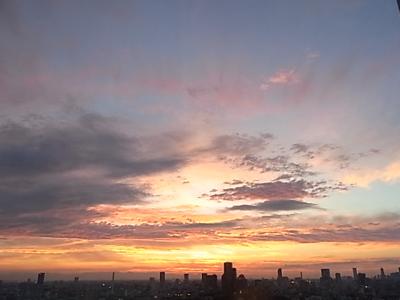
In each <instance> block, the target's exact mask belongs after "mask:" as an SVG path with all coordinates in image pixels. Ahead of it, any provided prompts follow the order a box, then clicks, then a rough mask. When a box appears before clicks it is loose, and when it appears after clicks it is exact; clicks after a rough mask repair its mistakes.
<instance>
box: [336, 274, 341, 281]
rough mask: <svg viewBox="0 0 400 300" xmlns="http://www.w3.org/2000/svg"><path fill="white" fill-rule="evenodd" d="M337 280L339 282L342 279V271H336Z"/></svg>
mask: <svg viewBox="0 0 400 300" xmlns="http://www.w3.org/2000/svg"><path fill="white" fill-rule="evenodd" d="M335 280H336V281H337V282H339V281H342V275H341V274H340V273H335Z"/></svg>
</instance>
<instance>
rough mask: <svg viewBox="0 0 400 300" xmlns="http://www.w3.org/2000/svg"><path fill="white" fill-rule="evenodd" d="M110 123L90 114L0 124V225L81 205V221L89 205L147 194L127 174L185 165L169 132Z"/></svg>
mask: <svg viewBox="0 0 400 300" xmlns="http://www.w3.org/2000/svg"><path fill="white" fill-rule="evenodd" d="M114 125H115V124H114V122H113V120H111V119H107V118H104V117H102V116H99V115H94V114H86V115H83V116H81V117H80V118H79V119H78V120H77V122H76V123H74V124H72V123H68V124H65V123H62V122H60V123H59V124H57V125H55V124H53V123H51V122H47V123H46V122H45V123H44V124H39V125H37V126H35V125H29V124H26V123H15V122H8V123H4V124H2V125H1V126H0V179H1V183H0V195H1V197H0V216H1V221H0V223H4V222H6V221H5V220H6V219H9V220H10V219H11V220H12V219H13V218H19V217H21V218H23V216H22V215H23V214H27V213H32V212H43V213H44V215H43V218H44V219H46V218H49V216H48V215H46V214H45V212H46V211H48V210H51V209H61V208H63V209H67V208H74V207H80V208H81V210H80V211H76V212H75V214H76V218H77V219H79V218H80V217H81V216H80V213H82V214H83V215H85V210H86V209H87V208H88V207H90V206H93V205H97V204H120V203H138V202H140V201H142V200H144V198H145V197H146V196H148V193H149V192H148V191H147V189H146V188H144V187H143V186H138V185H135V184H134V183H133V184H132V183H129V184H128V183H126V182H124V180H125V179H126V178H128V177H129V178H133V177H136V176H141V175H147V174H153V173H156V172H162V171H171V170H175V169H177V168H179V167H180V166H182V165H183V164H184V163H185V159H184V158H183V156H182V155H179V154H178V150H175V151H174V147H175V149H176V148H178V146H177V141H176V139H174V138H173V135H166V136H163V137H157V136H153V137H147V138H141V137H133V136H128V135H126V134H125V133H123V132H121V131H120V130H118V129H117V128H116V126H114ZM155 145H157V147H155ZM7 217H8V218H7ZM59 217H60V218H61V219H63V216H62V215H59ZM25 220H26V219H25ZM32 221H33V220H32ZM61 221H62V220H61ZM2 225H4V224H2Z"/></svg>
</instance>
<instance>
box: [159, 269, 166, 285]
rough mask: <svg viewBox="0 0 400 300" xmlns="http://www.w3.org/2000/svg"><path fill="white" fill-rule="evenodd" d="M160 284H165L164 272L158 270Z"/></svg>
mask: <svg viewBox="0 0 400 300" xmlns="http://www.w3.org/2000/svg"><path fill="white" fill-rule="evenodd" d="M160 285H161V286H164V285H165V272H160Z"/></svg>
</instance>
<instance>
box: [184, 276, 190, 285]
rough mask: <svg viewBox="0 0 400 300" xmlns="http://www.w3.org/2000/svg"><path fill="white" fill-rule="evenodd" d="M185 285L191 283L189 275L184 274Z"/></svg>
mask: <svg viewBox="0 0 400 300" xmlns="http://www.w3.org/2000/svg"><path fill="white" fill-rule="evenodd" d="M183 283H185V284H188V283H189V274H187V273H186V274H183Z"/></svg>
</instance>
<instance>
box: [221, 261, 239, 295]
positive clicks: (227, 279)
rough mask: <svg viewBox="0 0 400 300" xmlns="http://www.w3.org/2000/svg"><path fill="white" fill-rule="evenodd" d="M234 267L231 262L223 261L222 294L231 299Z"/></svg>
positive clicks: (233, 286) (233, 289)
mask: <svg viewBox="0 0 400 300" xmlns="http://www.w3.org/2000/svg"><path fill="white" fill-rule="evenodd" d="M235 284H236V268H233V265H232V263H231V262H225V263H224V274H222V278H221V287H222V294H223V295H224V297H225V298H226V299H232V298H233V294H234V292H235Z"/></svg>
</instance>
